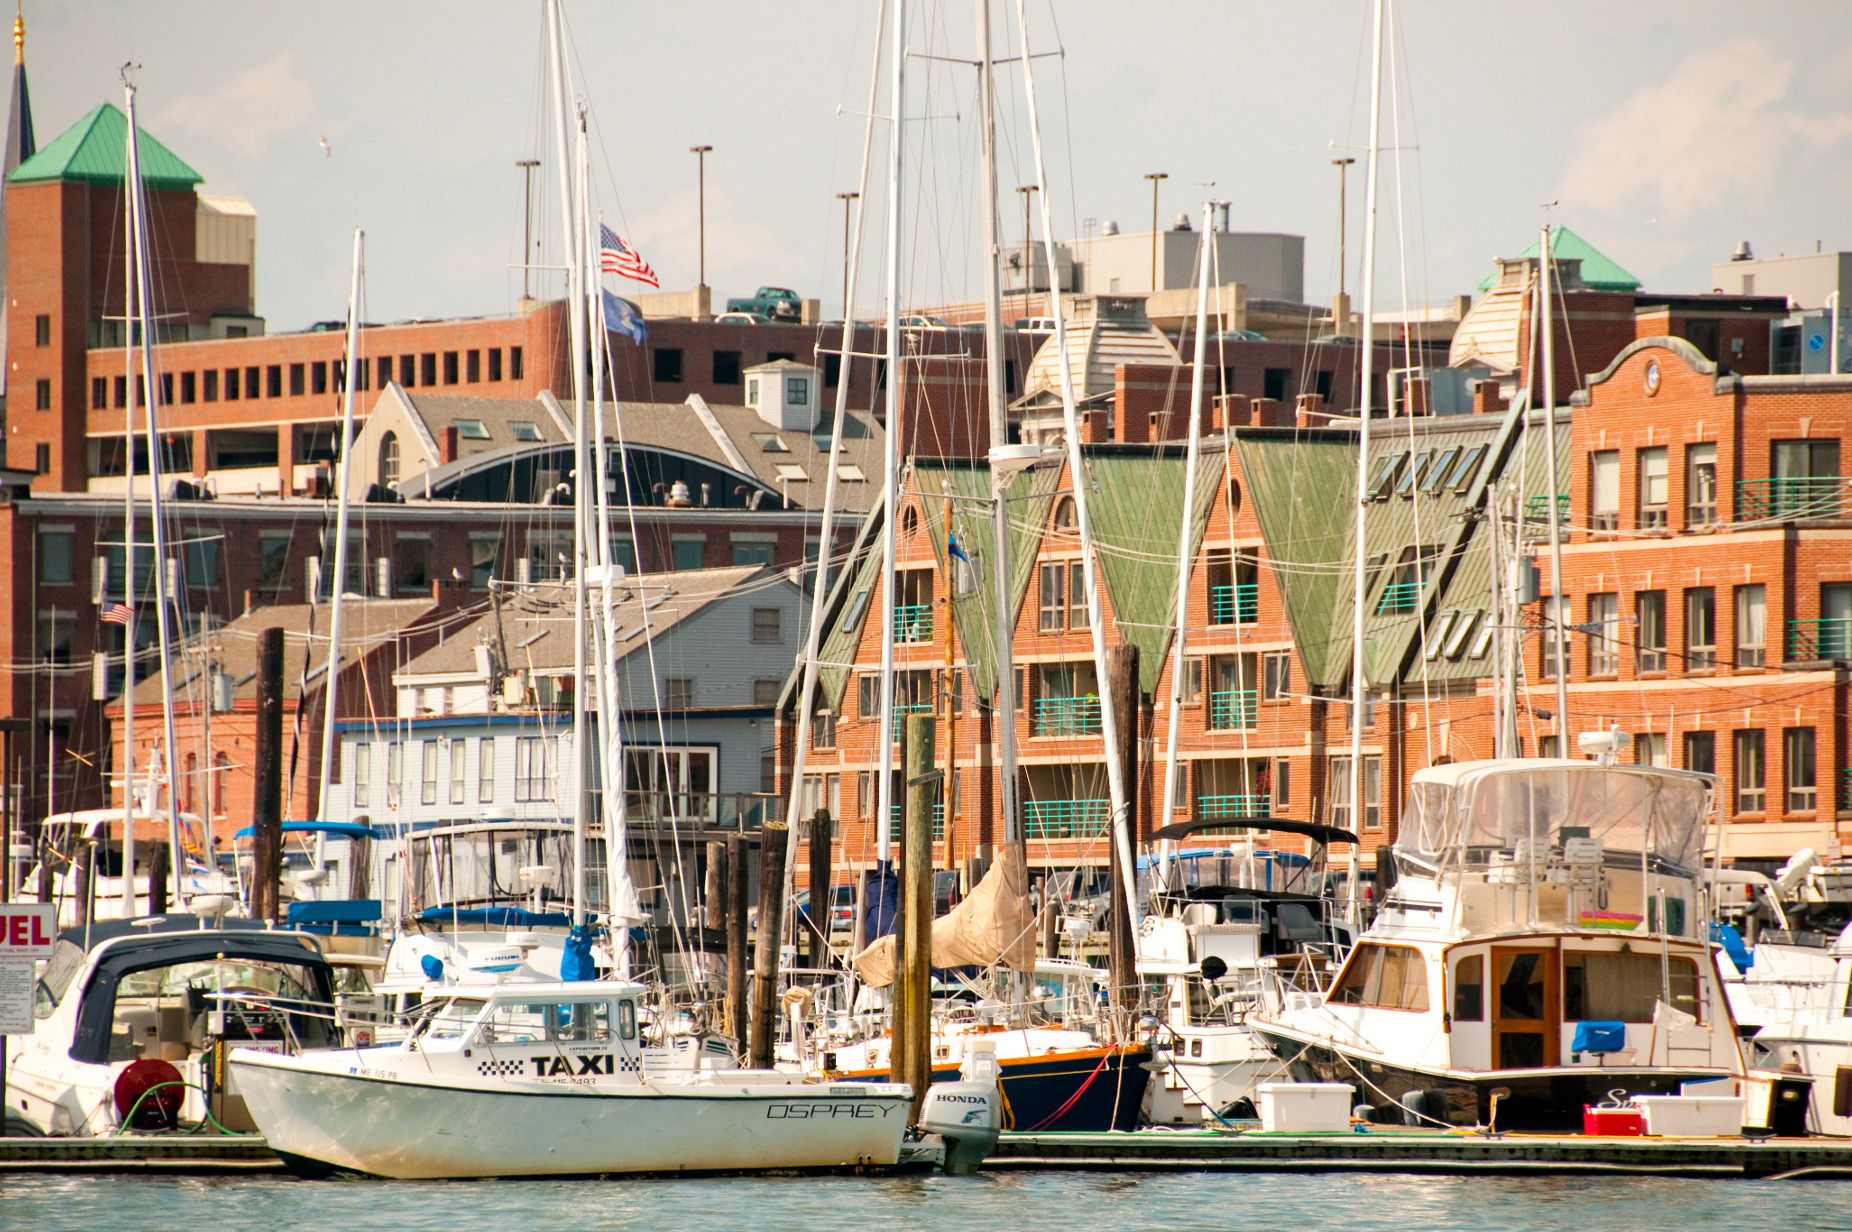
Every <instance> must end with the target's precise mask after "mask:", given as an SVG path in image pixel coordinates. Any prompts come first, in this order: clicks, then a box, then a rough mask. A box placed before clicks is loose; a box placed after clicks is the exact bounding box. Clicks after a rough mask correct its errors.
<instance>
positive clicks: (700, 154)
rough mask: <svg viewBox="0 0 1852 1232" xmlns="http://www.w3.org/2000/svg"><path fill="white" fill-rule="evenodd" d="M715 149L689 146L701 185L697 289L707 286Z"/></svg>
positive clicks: (698, 197)
mask: <svg viewBox="0 0 1852 1232" xmlns="http://www.w3.org/2000/svg"><path fill="white" fill-rule="evenodd" d="M713 150H714V147H713V146H711V145H691V146H689V147H688V152H689V153H690V154H693V155H694V156H695V164H696V167H697V171H696V174H697V175H698V176H699V179H700V187H699V189H698V190H697V192H698V194H699V195H698V196H697V198H696V200H697V201H698V203H699V204H698V207H697V208H698V209H699V212H700V217H699V222H698V228H699V229H698V231H697V235H698V236H699V241H698V242H699V245H700V247H699V253H700V267H699V268H700V271H701V272H700V276H699V277H698V278H697V279H696V280H695V288H696V289H697V290H700V289H703V288H705V287H706V286H707V156H708V155H709V154H711V153H712V152H713Z"/></svg>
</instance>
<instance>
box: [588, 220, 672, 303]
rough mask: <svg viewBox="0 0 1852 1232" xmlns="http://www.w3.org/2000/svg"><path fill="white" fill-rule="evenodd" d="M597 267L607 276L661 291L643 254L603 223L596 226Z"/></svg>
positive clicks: (653, 272) (654, 273)
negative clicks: (624, 279) (610, 275)
mask: <svg viewBox="0 0 1852 1232" xmlns="http://www.w3.org/2000/svg"><path fill="white" fill-rule="evenodd" d="M598 265H599V268H600V269H602V270H604V272H605V273H607V274H616V275H617V276H618V277H620V278H628V279H630V280H631V281H632V282H647V283H649V285H650V286H652V287H655V288H656V289H657V290H661V289H662V284H661V283H659V282H657V281H656V271H655V270H653V269H651V268H650V264H649V262H648V261H645V260H644V259H643V254H642V253H640V252H638V251H637V250H636V249H634V248H632V247H631V246H630V245H628V244H626V243H625V242H624V241H623V239H622V237H620V236H619V235H618V234H617V232H615V231H613V230H611V228H609V227H607V226H605V225H604V224H603V223H599V224H598Z"/></svg>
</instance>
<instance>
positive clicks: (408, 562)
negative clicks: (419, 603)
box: [392, 535, 431, 595]
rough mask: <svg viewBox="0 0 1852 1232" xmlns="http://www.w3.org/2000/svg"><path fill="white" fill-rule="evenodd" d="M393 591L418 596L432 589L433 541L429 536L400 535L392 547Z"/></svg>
mask: <svg viewBox="0 0 1852 1232" xmlns="http://www.w3.org/2000/svg"><path fill="white" fill-rule="evenodd" d="M392 589H393V593H395V594H401V595H417V594H423V593H426V592H428V591H429V590H430V589H431V540H430V537H429V536H427V535H400V536H399V537H398V539H397V540H396V541H395V542H394V543H393V545H392Z"/></svg>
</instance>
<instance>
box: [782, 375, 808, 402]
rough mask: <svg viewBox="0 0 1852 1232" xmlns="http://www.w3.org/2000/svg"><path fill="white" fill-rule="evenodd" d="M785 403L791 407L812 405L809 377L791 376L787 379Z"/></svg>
mask: <svg viewBox="0 0 1852 1232" xmlns="http://www.w3.org/2000/svg"><path fill="white" fill-rule="evenodd" d="M785 403H786V404H787V405H789V406H809V405H810V378H809V377H807V376H790V377H786V378H785Z"/></svg>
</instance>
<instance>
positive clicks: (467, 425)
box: [456, 419, 489, 441]
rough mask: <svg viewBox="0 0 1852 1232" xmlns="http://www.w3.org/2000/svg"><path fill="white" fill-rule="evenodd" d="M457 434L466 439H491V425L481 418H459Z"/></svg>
mask: <svg viewBox="0 0 1852 1232" xmlns="http://www.w3.org/2000/svg"><path fill="white" fill-rule="evenodd" d="M456 427H457V435H458V436H460V437H462V438H463V439H464V440H466V441H486V440H488V439H489V425H487V424H485V423H483V422H482V421H481V420H480V419H459V420H457V424H456Z"/></svg>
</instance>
